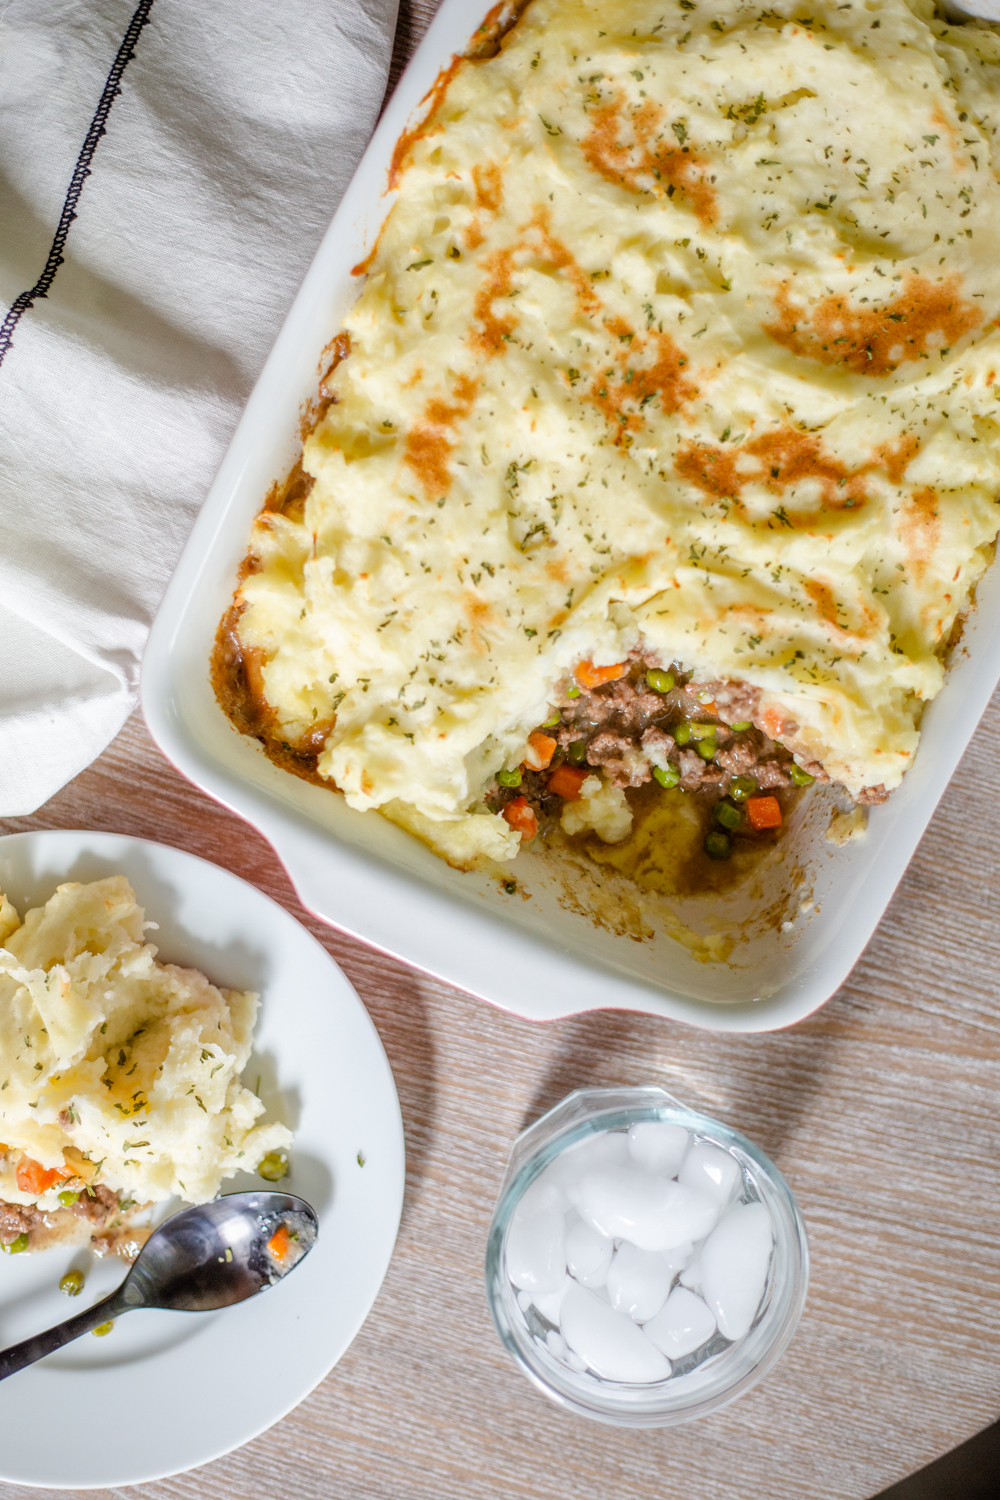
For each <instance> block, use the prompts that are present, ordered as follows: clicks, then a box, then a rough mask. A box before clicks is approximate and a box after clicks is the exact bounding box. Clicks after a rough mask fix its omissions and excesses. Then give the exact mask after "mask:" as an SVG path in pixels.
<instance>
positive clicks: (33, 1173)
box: [14, 1156, 74, 1198]
mask: <svg viewBox="0 0 1000 1500" xmlns="http://www.w3.org/2000/svg"><path fill="white" fill-rule="evenodd" d="M73 1175H74V1174H73V1172H72V1171H70V1169H69V1168H68V1167H43V1166H42V1164H41V1162H40V1161H35V1160H34V1158H33V1157H30V1156H23V1157H22V1158H21V1160H20V1161H19V1162H18V1164H17V1171H16V1172H15V1174H14V1176H15V1179H16V1181H17V1185H18V1188H19V1189H20V1191H21V1192H22V1193H31V1194H32V1196H34V1197H36V1198H37V1197H40V1196H41V1194H42V1193H47V1192H48V1190H49V1188H50V1187H51V1186H52V1184H53V1183H54V1182H65V1180H66V1178H67V1177H72V1176H73Z"/></svg>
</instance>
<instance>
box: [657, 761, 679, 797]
mask: <svg viewBox="0 0 1000 1500" xmlns="http://www.w3.org/2000/svg"><path fill="white" fill-rule="evenodd" d="M680 779H681V773H680V772H679V771H678V769H677V767H676V766H675V765H667V766H654V767H653V780H654V781H658V782H659V783H660V786H662V787H665V788H666V789H667V790H668V791H669V790H670V788H671V787H672V786H676V785H677V783H678V782H679V781H680Z"/></svg>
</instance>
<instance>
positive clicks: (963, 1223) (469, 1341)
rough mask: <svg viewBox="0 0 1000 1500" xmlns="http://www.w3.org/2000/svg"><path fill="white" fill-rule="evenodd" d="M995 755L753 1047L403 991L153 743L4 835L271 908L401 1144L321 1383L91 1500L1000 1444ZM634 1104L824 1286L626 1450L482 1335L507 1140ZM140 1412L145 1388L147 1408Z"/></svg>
mask: <svg viewBox="0 0 1000 1500" xmlns="http://www.w3.org/2000/svg"><path fill="white" fill-rule="evenodd" d="M433 10H434V5H433V3H430V0H410V3H409V4H404V7H403V14H402V19H401V26H400V41H399V44H398V46H397V53H396V58H395V65H396V74H397V76H398V71H399V64H401V62H402V61H403V59H404V58H405V56H407V55H408V54H409V51H410V50H411V49H412V47H413V46H414V45H415V43H416V40H417V39H418V37H419V35H420V33H421V32H422V30H423V28H424V27H425V25H426V23H427V21H428V19H429V17H430V15H431V14H432V13H433ZM998 745H1000V697H998V698H997V699H995V700H994V702H993V704H992V705H991V707H990V709H989V711H988V712H987V714H986V717H985V719H984V721H983V724H982V725H981V726H980V729H979V731H978V733H977V735H976V738H975V740H974V742H973V744H972V747H971V749H970V750H969V752H968V754H967V755H966V757H965V759H964V761H963V762H962V765H961V767H960V769H959V772H958V774H957V775H956V777H955V779H954V781H953V783H952V785H951V786H950V787H949V789H948V790H947V792H946V793H945V796H944V799H943V801H942V803H941V806H940V808H939V809H938V812H937V814H936V816H935V818H934V820H933V822H932V824H931V827H930V829H929V831H928V833H927V835H926V837H925V838H924V840H923V842H922V844H921V845H920V848H919V850H918V852H917V855H916V858H915V859H914V861H913V864H912V865H911V867H910V869H909V871H908V873H907V875H906V877H905V879H904V880H903V882H902V884H901V886H900V888H899V891H898V892H897V894H896V897H895V899H894V900H893V903H892V905H891V907H890V909H889V912H888V913H887V916H886V918H885V920H884V921H883V923H882V925H881V927H880V928H879V930H878V933H877V934H876V936H875V939H874V941H873V942H872V944H871V946H870V947H869V949H868V951H867V952H866V954H865V956H864V958H863V959H862V961H861V962H860V964H859V965H858V967H857V968H856V970H855V971H854V973H853V974H852V976H851V978H850V981H849V982H848V984H846V985H845V986H844V988H843V990H842V991H841V992H840V993H839V994H838V995H837V996H836V997H835V998H834V999H833V1000H832V1001H831V1002H830V1003H829V1004H828V1005H827V1006H826V1007H825V1008H824V1009H823V1010H822V1011H821V1012H820V1013H819V1014H818V1015H816V1016H815V1017H813V1018H812V1019H810V1020H809V1021H806V1022H804V1023H802V1024H800V1025H799V1026H796V1027H795V1028H793V1029H792V1030H790V1031H787V1032H781V1033H777V1034H773V1035H763V1036H749V1037H741V1036H720V1035H716V1034H709V1033H704V1032H699V1031H695V1030H693V1029H690V1028H685V1027H681V1026H679V1025H676V1024H674V1023H671V1022H668V1021H662V1020H656V1019H654V1018H652V1017H648V1016H635V1015H629V1014H625V1013H621V1012H605V1013H597V1014H592V1015H588V1016H583V1017H575V1018H571V1019H568V1020H564V1021H559V1022H555V1023H551V1024H549V1025H545V1026H539V1025H533V1024H531V1023H529V1022H526V1021H521V1020H518V1019H516V1018H513V1017H510V1016H506V1015H504V1014H501V1013H500V1012H497V1011H495V1010H492V1009H491V1008H490V1007H488V1006H486V1005H484V1004H482V1003H480V1002H478V1001H475V1000H472V999H470V998H468V997H467V996H463V995H461V994H459V993H457V992H456V991H454V990H452V989H450V988H449V987H447V986H445V985H441V984H437V983H435V982H433V981H430V980H427V979H425V978H422V977H421V976H418V975H416V974H414V973H412V972H410V971H409V970H407V969H406V968H405V967H404V966H403V965H401V964H398V963H395V962H393V961H392V960H389V959H386V958H384V957H382V956H381V955H379V954H376V953H374V952H372V951H370V950H369V949H367V948H365V947H364V946H363V945H361V944H359V943H357V942H355V941H353V940H351V939H349V938H346V937H344V936H342V935H341V934H338V933H336V932H334V931H331V930H330V929H328V928H325V927H323V926H321V925H320V924H318V923H317V922H316V921H315V920H313V919H312V918H310V917H309V916H308V915H307V914H306V913H305V912H304V911H303V909H302V908H301V906H300V905H299V903H298V901H297V900H296V898H295V895H294V893H293V891H292V889H291V887H290V885H289V883H288V880H287V878H286V876H285V874H284V872H283V870H282V868H281V866H280V865H279V863H278V861H277V859H276V858H275V856H274V854H273V853H272V851H271V850H270V848H269V846H268V845H267V844H265V843H264V841H263V840H262V839H261V838H260V837H259V836H258V835H257V834H256V833H254V832H253V831H252V830H251V829H249V828H248V827H247V826H246V825H245V824H243V823H242V822H241V821H240V820H239V819H237V818H236V817H235V816H233V815H232V814H230V813H228V812H227V811H225V810H224V809H223V808H221V807H218V806H216V805H215V804H214V803H212V802H210V801H209V800H208V799H206V798H205V797H203V796H202V795H201V794H200V793H198V792H197V791H195V790H194V789H193V788H192V787H190V786H189V785H188V784H187V783H186V782H184V781H183V780H182V779H181V778H180V777H179V776H178V775H177V774H176V773H175V772H174V771H173V770H172V768H171V767H170V766H169V765H168V764H167V763H166V761H164V759H163V758H162V757H161V756H160V754H159V752H158V751H157V750H156V749H155V747H154V746H153V745H152V743H151V742H150V740H149V738H148V736H147V734H146V731H145V729H144V727H143V725H142V723H141V721H140V720H139V719H138V717H136V718H133V719H132V720H131V721H130V722H129V724H128V725H127V726H126V728H125V729H124V730H123V731H122V733H121V735H120V736H119V737H118V739H117V740H116V741H115V743H114V744H113V745H112V746H111V747H110V748H109V750H108V751H107V752H106V753H105V754H104V755H103V756H102V757H101V759H100V760H99V761H97V762H96V763H95V764H94V765H93V766H92V767H91V768H90V769H89V770H88V771H86V772H85V773H84V774H83V775H82V776H80V777H78V778H77V780H76V781H75V782H73V783H72V784H71V785H70V786H68V787H67V788H65V789H64V790H63V791H62V792H60V793H59V794H58V796H56V797H55V798H53V799H52V801H51V802H50V803H49V804H48V805H47V806H46V807H44V808H43V809H41V811H40V812H39V813H37V814H36V815H34V816H33V817H30V818H19V819H9V820H6V821H2V822H0V832H4V833H7V832H15V831H18V830H20V829H29V828H60V827H64V828H65V827H84V828H99V829H109V830H113V831H116V832H122V833H131V834H136V835H139V836H142V837H146V838H153V839H158V840H160V841H161V842H164V843H168V844H174V845H177V846H178V847H181V848H184V849H188V850H190V851H192V852H193V853H196V854H200V855H203V856H205V857H207V858H209V859H213V860H215V861H216V862H217V863H219V864H221V865H224V866H225V867H226V868H228V869H231V870H233V871H235V872H236V873H237V874H239V875H242V876H243V877H244V878H245V879H247V880H250V881H252V882H253V883H254V884H256V885H258V886H260V887H261V889H263V890H265V891H267V892H268V893H269V894H270V895H272V896H274V897H275V899H276V900H278V901H280V902H281V903H282V904H283V905H284V906H285V907H287V909H288V910H289V911H291V912H293V913H294V914H295V915H296V916H297V917H298V918H299V920H300V921H302V922H304V923H305V925H306V926H307V927H309V929H310V930H311V931H313V932H314V933H315V934H316V936H317V937H318V938H319V939H320V941H321V942H322V943H323V944H324V946H325V947H326V948H327V950H328V951H329V952H330V953H331V954H332V955H333V956H334V958H336V959H337V961H338V962H339V963H340V964H341V965H342V966H343V968H344V970H345V971H346V973H347V975H348V976H349V978H350V979H351V981H352V982H353V984H354V985H355V986H356V988H357V990H358V992H359V994H360V995H361V997H362V999H363V1000H364V1002H365V1004H366V1006H367V1007H368V1010H369V1012H370V1013H371V1015H372V1018H373V1020H374V1021H375V1024H376V1026H377V1027H378V1030H379V1033H380V1035H381V1037H382V1040H383V1042H384V1044H385V1047H386V1050H387V1052H388V1055H389V1060H390V1062H391V1064H392V1067H393V1071H394V1073H395V1076H396V1082H397V1086H398V1088H399V1094H400V1100H401V1104H402V1109H403V1117H404V1123H405V1128H406V1140H407V1152H408V1173H407V1191H406V1200H405V1205H404V1211H403V1220H402V1226H401V1230H400V1236H399V1242H398V1245H397V1248H396V1253H395V1256H394V1258H393V1260H392V1264H391V1266H390V1268H389V1273H388V1276H387V1278H386V1281H385V1285H384V1287H383V1289H382V1292H381V1294H380V1296H379V1298H378V1300H377V1302H376V1304H375V1307H374V1309H373V1311H372V1314H371V1316H370V1317H369V1319H368V1321H367V1322H366V1324H365V1326H364V1328H363V1329H362V1330H361V1332H360V1334H359V1335H358V1338H357V1339H356V1341H355V1343H354V1344H353V1345H352V1347H351V1348H350V1350H349V1351H348V1352H347V1354H346V1355H345V1356H344V1358H343V1359H342V1360H341V1362H340V1364H339V1365H338V1366H337V1368H336V1369H335V1370H334V1371H333V1372H332V1373H331V1375H330V1376H329V1377H328V1378H327V1379H326V1380H325V1381H324V1382H323V1383H322V1385H321V1386H320V1387H319V1388H318V1389H317V1390H316V1391H315V1392H314V1393H313V1395H312V1396H310V1397H309V1398H308V1399H307V1400H306V1401H305V1402H303V1403H302V1405H301V1406H300V1407H299V1408H298V1409H297V1410H296V1411H295V1412H293V1413H292V1414H291V1415H290V1416H288V1417H287V1418H285V1420H284V1421H282V1422H280V1423H279V1424H278V1425H277V1426H276V1427H274V1428H272V1429H271V1430H270V1431H269V1432H267V1433H265V1434H264V1435H263V1436H262V1437H260V1438H258V1439H257V1440H256V1441H255V1442H253V1443H251V1444H248V1445H247V1446H246V1447H245V1448H243V1449H241V1450H240V1451H238V1452H237V1453H234V1454H232V1455H230V1456H229V1457H228V1458H225V1459H222V1460H220V1461H218V1462H217V1463H215V1464H212V1465H209V1466H208V1467H206V1468H204V1469H200V1470H197V1471H196V1472H194V1473H191V1474H187V1475H181V1476H178V1477H177V1478H174V1479H170V1480H165V1481H162V1482H160V1483H156V1484H151V1485H145V1486H141V1487H139V1488H138V1489H133V1490H129V1491H128V1492H121V1491H120V1492H112V1491H103V1492H102V1491H90V1492H88V1493H89V1494H90V1495H96V1496H97V1497H98V1500H100V1497H101V1496H102V1495H103V1496H108V1495H110V1494H112V1493H119V1494H125V1493H127V1494H129V1495H136V1494H141V1495H142V1496H143V1497H148V1500H237V1497H239V1500H242V1497H247V1500H249V1497H251V1496H254V1497H256V1496H258V1495H262V1494H264V1495H268V1496H269V1497H271V1500H286V1497H287V1500H291V1497H293V1496H294V1497H295V1500H329V1497H331V1496H332V1497H336V1500H511V1497H518V1500H663V1497H664V1496H674V1495H676V1496H679V1497H681V1500H756V1497H758V1496H759V1497H765V1496H766V1497H768V1500H807V1497H808V1500H817V1497H819V1500H867V1497H870V1496H872V1495H875V1494H877V1493H878V1492H879V1491H881V1490H882V1489H883V1488H884V1487H885V1486H887V1485H889V1484H891V1483H892V1482H893V1481H895V1480H897V1479H899V1478H901V1477H902V1476H904V1475H905V1474H908V1473H911V1472H912V1471H913V1470H915V1469H917V1468H919V1467H921V1466H922V1465H923V1464H925V1463H927V1462H928V1461H929V1460H931V1459H933V1458H935V1457H937V1456H938V1455H940V1454H942V1453H944V1452H946V1451H947V1450H948V1449H950V1448H951V1447H953V1446H954V1445H955V1444H956V1443H959V1442H961V1441H962V1440H964V1439H966V1438H968V1437H969V1436H971V1435H972V1434H973V1433H975V1432H976V1431H978V1430H979V1429H980V1428H982V1427H984V1426H985V1425H986V1424H987V1423H988V1422H990V1421H992V1420H993V1419H994V1418H996V1416H997V1415H998V1413H1000V1361H998V1352H1000V1296H998V1293H1000V1228H998V1223H997V1210H996V1204H997V1202H998V1199H1000V1126H998V1123H997V1121H998V1113H1000V1067H998V1061H997V1058H998V1029H1000V1007H998V991H1000V928H998V923H997V908H998V904H1000V896H998V879H997V872H998V869H1000V807H998V802H997V795H996V785H997V773H996V770H995V762H996V758H997V747H998ZM647 1082H662V1083H663V1084H665V1085H666V1086H667V1087H668V1088H670V1089H671V1090H672V1091H674V1092H675V1093H677V1094H678V1095H680V1096H681V1097H682V1098H684V1099H686V1100H688V1101H690V1102H691V1103H692V1104H695V1105H697V1106H699V1107H701V1108H704V1109H705V1110H707V1111H709V1112H710V1113H713V1114H716V1115H718V1116H720V1117H721V1118H722V1119H725V1120H728V1121H730V1122H731V1123H733V1124H735V1125H737V1126H738V1127H739V1128H740V1129H742V1130H744V1131H745V1132H746V1133H747V1134H748V1135H750V1136H751V1137H752V1138H753V1139H754V1140H755V1141H757V1142H758V1143H759V1144H760V1145H761V1146H762V1147H763V1148H764V1150H766V1151H767V1152H769V1153H770V1154H771V1155H772V1156H773V1157H774V1159H775V1160H776V1161H777V1162H778V1164H779V1166H780V1167H781V1169H782V1171H783V1172H784V1173H785V1174H786V1176H787V1177H788V1179H789V1181H790V1182H791V1184H792V1186H793V1188H794V1190H795V1192H796V1193H797V1195H798V1197H799V1201H800V1203H801V1205H802V1209H803V1212H804V1214H805V1218H806V1222H807V1225H808V1229H809V1235H810V1243H811V1248H812V1259H813V1267H812V1281H811V1286H810V1292H809V1298H808V1302H807V1306H806V1311H805V1315H804V1318H803V1321H802V1324H801V1327H800V1329H799V1332H798V1334H797V1335H796V1338H795V1340H794V1342H793V1343H792V1345H791V1347H790V1349H789V1351H788V1353H787V1354H786V1355H785V1356H784V1358H783V1360H782V1361H781V1363H780V1364H779V1365H778V1366H777V1368H776V1369H775V1371H774V1372H773V1374H772V1375H771V1376H770V1377H769V1379H768V1380H767V1381H766V1382H765V1383H764V1384H763V1385H762V1386H761V1387H759V1388H758V1389H757V1390H755V1391H754V1392H752V1393H751V1394H750V1395H748V1396H746V1397H745V1398H743V1399H742V1400H741V1401H739V1402H738V1403H736V1404H735V1405H734V1406H733V1407H731V1408H729V1409H727V1410H724V1411H722V1412H719V1413H717V1414H716V1415H714V1416H713V1417H711V1418H708V1419H706V1420H705V1421H703V1422H700V1423H696V1424H693V1425H691V1426H689V1427H686V1428H680V1429H675V1430H673V1431H669V1432H645V1433H628V1432H618V1431H615V1430H613V1429H609V1428H603V1427H599V1426H597V1425H592V1424H587V1423H585V1422H583V1421H581V1420H578V1419H575V1418H571V1417H569V1416H566V1415H564V1414H562V1413H561V1412H559V1411H557V1410H556V1409H555V1408H552V1407H550V1406H549V1405H548V1404H547V1403H546V1402H545V1401H544V1400H543V1399H542V1398H541V1397H540V1396H538V1395H537V1394H536V1393H535V1392H534V1390H533V1389H532V1388H531V1387H530V1386H529V1385H528V1383H527V1382H526V1381H525V1380H524V1379H523V1378H522V1377H521V1376H520V1375H519V1374H518V1372H517V1371H516V1370H515V1368H514V1367H513V1365H512V1364H510V1363H509V1362H508V1360H507V1358H506V1356H505V1355H504V1353H503V1351H502V1350H501V1348H500V1345H499V1343H498V1341H497V1339H496V1337H495V1335H494V1333H493V1331H492V1327H491V1325H490V1323H489V1319H488V1315H487V1311H486V1305H485V1300H484V1294H483V1276H482V1261H483V1253H484V1247H485V1237H486V1230H487V1226H488V1223H489V1219H490V1214H491V1211H492V1205H493V1201H494V1198H495V1195H496V1191H497V1187H498V1185H499V1182H500V1178H501V1175H502V1171H503V1165H504V1160H505V1157H506V1153H507V1149H508V1146H509V1143H510V1141H511V1139H512V1138H513V1136H514V1135H515V1134H516V1133H517V1132H518V1130H520V1129H521V1128H522V1127H523V1126H524V1125H525V1124H526V1123H528V1122H529V1121H530V1120H532V1119H533V1118H535V1117H536V1116H537V1115H538V1114H539V1113H540V1112H541V1111H543V1110H544V1109H545V1108H547V1107H548V1106H549V1105H551V1104H553V1103H554V1102H555V1101H556V1100H557V1099H559V1098H560V1097H562V1095H563V1094H564V1093H566V1092H567V1091H568V1090H569V1089H571V1088H573V1087H576V1086H579V1085H583V1084H588V1083H594V1084H598V1083H599V1084H615V1083H647ZM266 1378H267V1374H266V1368H265V1367H262V1370H261V1379H265V1380H266ZM141 1387H142V1382H141V1376H140V1375H138V1374H137V1379H136V1399H137V1400H141V1399H142V1390H141ZM54 1415H55V1414H54ZM164 1418H165V1420H169V1413H164ZM118 1420H125V1421H127V1420H128V1417H127V1414H116V1413H109V1420H108V1427H107V1429H106V1431H105V1432H104V1433H102V1434H100V1435H99V1436H96V1437H95V1441H102V1442H105V1441H108V1440H110V1441H113V1433H114V1424H115V1422H116V1421H118ZM4 1440H5V1441H6V1442H12V1441H16V1436H15V1435H12V1434H5V1435H4ZM46 1493H51V1494H56V1493H61V1494H66V1493H67V1492H65V1491H61V1492H45V1491H39V1490H33V1489H27V1488H23V1487H20V1486H12V1485H2V1484H0V1500H21V1497H23V1500H28V1497H30V1496H34V1497H37V1496H39V1495H45V1494H46Z"/></svg>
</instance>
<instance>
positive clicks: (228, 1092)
mask: <svg viewBox="0 0 1000 1500" xmlns="http://www.w3.org/2000/svg"><path fill="white" fill-rule="evenodd" d="M146 925H147V924H146V923H145V921H144V914H143V911H142V908H141V907H140V906H138V905H137V904H136V899H135V896H134V894H133V892H132V889H131V887H130V885H129V883H128V881H127V880H126V879H125V878H124V877H123V876H113V877H111V878H109V879H107V880H98V881H95V882H94V883H93V884H91V885H78V884H69V885H62V886H60V887H59V888H58V890H57V891H56V893H55V895H54V896H53V897H52V898H51V900H50V901H48V902H47V903H46V905H45V906H44V907H39V908H36V909H35V910H33V911H29V912H27V913H26V914H25V918H24V922H23V925H22V924H21V923H20V922H19V921H18V918H17V913H16V912H15V911H14V908H13V907H12V906H11V905H10V903H9V902H6V901H4V900H3V898H2V897H0V942H2V943H3V946H2V947H0V1137H2V1139H3V1142H4V1145H5V1147H6V1152H5V1154H4V1155H3V1156H2V1157H0V1199H2V1200H3V1201H4V1202H6V1203H13V1204H37V1205H38V1206H39V1207H40V1208H41V1209H43V1210H45V1209H51V1210H55V1209H58V1207H59V1197H58V1194H59V1191H60V1189H64V1188H65V1187H66V1186H67V1184H68V1183H70V1184H72V1183H73V1182H74V1181H75V1183H76V1187H77V1188H79V1187H80V1186H81V1183H87V1184H90V1185H91V1186H93V1185H94V1184H95V1183H96V1184H99V1185H100V1186H102V1187H106V1188H109V1189H111V1190H113V1191H115V1192H117V1193H118V1194H120V1195H122V1196H123V1197H125V1198H127V1199H132V1200H138V1201H140V1202H146V1201H150V1200H151V1201H154V1202H155V1201H159V1200H162V1199H165V1198H169V1197H171V1196H172V1195H173V1194H175V1193H176V1194H180V1196H181V1197H183V1198H185V1199H187V1200H188V1201H189V1202H192V1203H199V1202H205V1201H207V1200H208V1199H210V1198H213V1197H214V1196H215V1195H216V1193H217V1192H218V1191H219V1187H220V1184H221V1182H222V1179H223V1178H224V1177H231V1176H233V1174H234V1173H236V1172H237V1171H240V1170H245V1169H252V1168H253V1167H255V1166H256V1164H257V1163H258V1161H259V1160H260V1159H261V1157H262V1156H263V1155H265V1154H266V1153H267V1152H268V1151H272V1150H275V1149H278V1148H282V1147H285V1146H287V1145H288V1144H289V1143H290V1141H291V1134H290V1132H289V1131H288V1130H286V1129H285V1127H284V1126H283V1125H277V1124H272V1125H258V1124H257V1123H256V1121H257V1120H258V1119H259V1117H260V1116H261V1115H262V1114H263V1112H264V1106H263V1104H261V1102H260V1100H259V1099H258V1098H256V1096H255V1095H254V1094H252V1093H251V1092H250V1090H249V1089H247V1088H244V1087H243V1086H242V1084H241V1083H240V1081H239V1079H240V1072H241V1070H242V1069H243V1067H244V1065H245V1064H246V1061H247V1058H248V1057H249V1055H250V1047H251V1044H252V1038H253V1025H254V1020H255V1017H256V1013H257V996H256V995H254V994H252V993H249V992H247V993H242V992H240V991H237V990H219V989H216V988H215V986H214V985H212V984H210V983H209V981H208V980H207V979H206V978H205V976H204V975H203V974H200V973H198V971H197V970H195V969H181V968H178V967H177V966H176V965H174V964H161V963H158V962H157V960H156V949H155V947H153V946H152V945H151V944H149V943H145V942H144V941H143V935H144V929H145V927H146ZM25 1163H28V1164H34V1165H31V1168H30V1171H29V1172H28V1173H27V1174H26V1173H25ZM36 1168H37V1170H36ZM57 1173H58V1176H56V1174H57ZM52 1178H54V1179H55V1180H52V1181H48V1185H46V1186H45V1187H44V1190H43V1191H41V1192H39V1191H38V1188H39V1186H40V1185H41V1184H43V1183H46V1181H47V1179H52Z"/></svg>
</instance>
